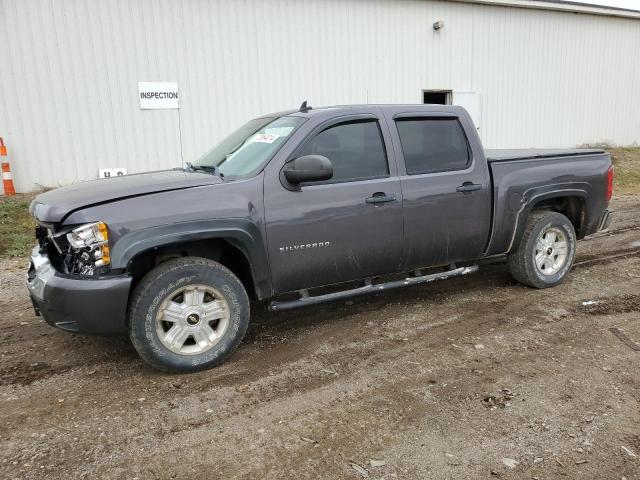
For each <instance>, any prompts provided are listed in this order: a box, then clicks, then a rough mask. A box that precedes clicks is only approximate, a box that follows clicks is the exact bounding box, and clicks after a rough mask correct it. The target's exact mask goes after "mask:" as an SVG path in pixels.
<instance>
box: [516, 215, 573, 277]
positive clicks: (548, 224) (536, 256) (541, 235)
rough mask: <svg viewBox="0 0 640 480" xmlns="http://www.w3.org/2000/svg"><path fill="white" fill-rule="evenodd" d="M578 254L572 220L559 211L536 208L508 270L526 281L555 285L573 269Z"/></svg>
mask: <svg viewBox="0 0 640 480" xmlns="http://www.w3.org/2000/svg"><path fill="white" fill-rule="evenodd" d="M575 254H576V232H575V230H574V228H573V224H572V223H571V221H569V219H568V218H567V217H565V216H564V215H562V214H561V213H557V212H547V211H543V212H534V213H532V214H531V215H530V216H529V218H528V220H527V225H526V227H525V231H524V233H523V234H522V238H521V239H520V243H519V244H518V246H517V248H516V249H515V251H513V252H512V253H511V254H510V255H509V270H510V271H511V275H512V276H513V278H515V279H516V280H517V281H518V282H520V283H522V284H524V285H528V286H530V287H535V288H547V287H553V286H555V285H557V284H559V283H560V282H562V281H563V280H564V278H565V276H566V275H567V273H568V272H569V270H571V267H572V265H573V260H574V258H575Z"/></svg>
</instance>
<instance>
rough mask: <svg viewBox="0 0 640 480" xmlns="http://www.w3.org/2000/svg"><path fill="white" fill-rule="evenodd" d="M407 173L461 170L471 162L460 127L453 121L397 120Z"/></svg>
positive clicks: (445, 119) (448, 119)
mask: <svg viewBox="0 0 640 480" xmlns="http://www.w3.org/2000/svg"><path fill="white" fill-rule="evenodd" d="M396 126H397V128H398V134H399V135H400V142H401V144H402V154H403V156H404V163H405V166H406V169H407V174H409V175H418V174H421V173H433V172H445V171H449V170H464V169H466V168H467V167H468V166H469V164H470V163H471V155H470V153H469V145H468V143H467V138H466V136H465V134H464V131H463V130H462V125H460V122H459V121H458V120H457V119H455V118H406V119H405V118H401V119H397V120H396Z"/></svg>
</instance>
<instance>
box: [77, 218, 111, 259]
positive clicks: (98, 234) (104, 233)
mask: <svg viewBox="0 0 640 480" xmlns="http://www.w3.org/2000/svg"><path fill="white" fill-rule="evenodd" d="M67 240H68V241H69V245H71V247H72V248H73V249H74V250H76V251H79V250H85V249H86V250H88V254H89V255H90V260H91V261H92V262H95V265H96V267H101V266H103V265H109V263H110V261H111V259H110V258H109V230H108V229H107V225H106V224H105V223H103V222H96V223H88V224H86V225H82V226H80V227H78V228H74V229H73V230H71V232H69V233H67ZM87 260H89V258H88V259H87Z"/></svg>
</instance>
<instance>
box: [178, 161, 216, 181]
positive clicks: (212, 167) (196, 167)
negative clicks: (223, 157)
mask: <svg viewBox="0 0 640 480" xmlns="http://www.w3.org/2000/svg"><path fill="white" fill-rule="evenodd" d="M186 165H187V168H186V169H187V170H189V171H190V172H197V171H203V172H210V173H212V174H213V175H217V176H218V177H220V178H224V174H223V173H222V172H220V169H219V168H218V166H217V165H194V164H193V163H191V162H186Z"/></svg>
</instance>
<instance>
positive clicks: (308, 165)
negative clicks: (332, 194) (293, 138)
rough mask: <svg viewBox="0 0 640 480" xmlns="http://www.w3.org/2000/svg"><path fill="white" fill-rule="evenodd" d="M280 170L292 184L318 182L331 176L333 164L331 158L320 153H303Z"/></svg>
mask: <svg viewBox="0 0 640 480" xmlns="http://www.w3.org/2000/svg"><path fill="white" fill-rule="evenodd" d="M282 172H283V173H284V177H285V178H286V179H287V181H288V182H289V183H290V184H292V185H298V184H300V183H306V182H320V181H322V180H330V179H331V177H333V165H331V160H329V159H328V158H327V157H323V156H322V155H305V156H304V157H298V158H296V159H295V160H292V161H291V162H289V163H287V164H286V165H285V166H284V169H283V170H282Z"/></svg>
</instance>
